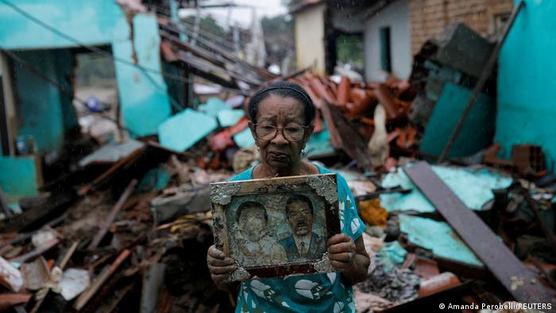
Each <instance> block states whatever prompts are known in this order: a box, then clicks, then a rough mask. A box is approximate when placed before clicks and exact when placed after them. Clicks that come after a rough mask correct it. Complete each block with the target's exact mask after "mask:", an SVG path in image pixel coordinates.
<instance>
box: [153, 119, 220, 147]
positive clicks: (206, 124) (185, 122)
mask: <svg viewBox="0 0 556 313" xmlns="http://www.w3.org/2000/svg"><path fill="white" fill-rule="evenodd" d="M216 127H217V123H216V119H215V118H213V117H211V116H208V115H206V114H203V113H201V112H197V111H194V110H191V109H185V110H184V111H183V112H180V113H178V114H176V115H174V116H173V117H171V118H169V119H167V120H166V121H165V122H164V123H162V124H160V126H159V127H158V137H159V140H160V144H161V145H162V146H163V147H165V148H168V149H170V150H173V151H177V152H182V151H185V150H187V149H189V148H190V147H191V146H193V145H194V144H195V143H196V142H198V141H199V140H201V139H202V138H204V137H206V136H207V135H208V134H210V133H211V132H212V131H213V130H214V129H216Z"/></svg>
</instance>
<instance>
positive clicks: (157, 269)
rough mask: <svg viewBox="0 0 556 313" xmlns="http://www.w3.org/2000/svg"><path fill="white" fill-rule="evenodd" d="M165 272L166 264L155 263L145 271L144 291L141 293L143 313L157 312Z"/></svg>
mask: <svg viewBox="0 0 556 313" xmlns="http://www.w3.org/2000/svg"><path fill="white" fill-rule="evenodd" d="M165 270H166V265H165V264H162V263H154V264H151V265H150V266H149V268H148V269H147V270H146V271H145V274H144V275H143V290H142V292H141V311H140V312H141V313H153V312H156V305H157V303H158V298H159V295H160V289H161V288H162V284H163V282H164V271H165Z"/></svg>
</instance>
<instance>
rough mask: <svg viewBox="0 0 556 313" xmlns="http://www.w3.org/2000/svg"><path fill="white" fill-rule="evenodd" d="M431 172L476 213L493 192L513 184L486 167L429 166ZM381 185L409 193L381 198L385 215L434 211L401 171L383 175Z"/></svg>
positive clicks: (491, 196) (491, 198) (384, 195)
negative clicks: (401, 212) (412, 211)
mask: <svg viewBox="0 0 556 313" xmlns="http://www.w3.org/2000/svg"><path fill="white" fill-rule="evenodd" d="M432 170H433V171H434V173H435V174H436V175H438V176H439V177H440V179H441V180H442V181H443V182H444V183H445V184H447V185H448V186H449V187H450V190H452V191H453V192H454V193H455V194H456V195H457V197H458V198H459V199H461V200H462V201H463V202H464V203H465V206H466V207H467V208H470V209H472V210H476V211H481V210H484V209H485V205H486V204H488V203H490V202H491V201H492V200H493V199H494V195H493V194H492V190H495V189H504V188H508V187H509V186H510V185H511V184H512V181H513V180H512V179H511V178H509V177H506V176H504V175H501V174H499V173H497V172H495V171H492V170H491V169H488V168H477V169H473V168H461V167H445V166H432ZM382 186H383V187H385V188H387V187H395V186H401V187H402V188H403V189H410V190H412V192H410V193H408V194H396V193H394V194H382V195H380V203H381V205H382V206H383V207H384V208H385V209H386V210H387V211H388V212H393V211H409V210H414V211H417V212H423V213H424V212H434V211H435V207H434V206H433V205H432V204H431V203H430V202H429V201H428V200H427V199H426V198H425V197H424V195H423V194H422V193H421V192H420V191H419V190H417V189H416V187H415V185H414V184H413V183H412V182H411V180H410V179H409V178H408V176H407V175H406V173H405V172H404V171H402V170H398V171H397V172H394V173H388V174H387V175H386V176H384V179H383V180H382Z"/></svg>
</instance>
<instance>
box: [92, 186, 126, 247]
mask: <svg viewBox="0 0 556 313" xmlns="http://www.w3.org/2000/svg"><path fill="white" fill-rule="evenodd" d="M136 185H137V180H135V179H134V180H132V181H131V182H130V183H129V185H127V187H126V189H125V191H124V192H123V193H122V195H121V196H120V198H119V199H118V202H116V204H115V205H114V207H112V210H110V214H108V216H107V217H106V220H105V221H104V223H103V224H102V225H101V226H100V230H99V232H98V233H97V234H96V235H95V237H94V239H93V241H92V242H91V244H90V245H89V248H88V249H89V250H94V249H96V248H97V246H98V244H99V243H100V241H101V240H102V238H104V236H105V235H106V233H107V232H108V228H109V227H110V226H111V225H112V223H113V222H114V220H115V218H116V215H117V214H118V212H119V211H120V209H121V208H122V207H123V206H124V204H125V202H126V201H127V199H128V198H129V196H130V195H131V193H132V192H133V191H134V190H135V186H136Z"/></svg>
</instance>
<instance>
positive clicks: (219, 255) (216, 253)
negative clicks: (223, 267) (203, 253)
mask: <svg viewBox="0 0 556 313" xmlns="http://www.w3.org/2000/svg"><path fill="white" fill-rule="evenodd" d="M207 255H208V256H210V257H213V258H215V259H221V260H223V259H224V258H225V257H226V256H225V255H224V252H222V251H220V250H218V249H217V248H216V247H215V246H214V245H212V246H210V248H209V249H208V252H207Z"/></svg>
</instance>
